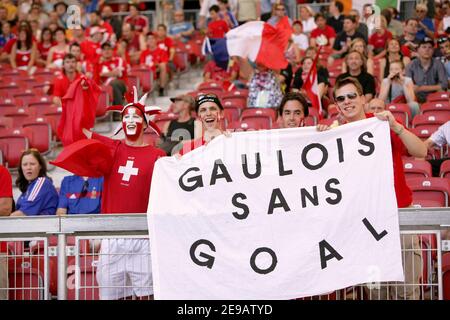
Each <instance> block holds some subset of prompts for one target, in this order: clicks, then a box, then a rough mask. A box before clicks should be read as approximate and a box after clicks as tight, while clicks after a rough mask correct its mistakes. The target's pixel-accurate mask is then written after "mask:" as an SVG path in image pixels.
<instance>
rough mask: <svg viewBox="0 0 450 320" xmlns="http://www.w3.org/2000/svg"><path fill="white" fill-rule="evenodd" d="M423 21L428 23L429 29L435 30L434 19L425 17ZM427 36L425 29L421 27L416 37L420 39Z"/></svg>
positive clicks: (425, 23)
mask: <svg viewBox="0 0 450 320" xmlns="http://www.w3.org/2000/svg"><path fill="white" fill-rule="evenodd" d="M421 22H422V23H423V24H424V25H426V26H427V28H428V29H430V30H431V31H433V32H434V24H433V20H431V19H430V18H425V19H423V20H422V21H421ZM419 28H420V25H419ZM425 36H426V33H425V30H423V29H420V30H419V31H417V34H416V38H418V39H419V40H423V38H425Z"/></svg>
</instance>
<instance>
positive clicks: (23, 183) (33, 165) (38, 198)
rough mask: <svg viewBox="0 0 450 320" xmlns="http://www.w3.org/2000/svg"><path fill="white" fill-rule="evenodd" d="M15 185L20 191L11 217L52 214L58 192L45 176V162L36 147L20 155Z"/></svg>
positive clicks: (56, 202) (54, 211) (54, 210)
mask: <svg viewBox="0 0 450 320" xmlns="http://www.w3.org/2000/svg"><path fill="white" fill-rule="evenodd" d="M18 174H19V176H18V177H17V180H16V186H17V187H18V188H19V190H20V191H21V192H22V194H21V195H20V197H19V199H18V200H17V204H16V211H14V212H13V213H11V216H13V217H21V216H36V215H54V214H55V213H56V207H57V206H58V193H57V192H56V189H55V187H54V186H53V183H52V181H51V180H50V178H49V177H48V176H47V163H46V162H45V159H44V158H43V157H42V156H41V154H40V153H39V151H37V150H36V149H28V150H26V151H24V152H23V153H22V156H21V157H20V166H19V172H18Z"/></svg>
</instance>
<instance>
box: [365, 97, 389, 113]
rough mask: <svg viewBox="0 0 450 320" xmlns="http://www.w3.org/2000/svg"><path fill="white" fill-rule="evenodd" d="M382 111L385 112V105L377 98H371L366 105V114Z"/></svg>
mask: <svg viewBox="0 0 450 320" xmlns="http://www.w3.org/2000/svg"><path fill="white" fill-rule="evenodd" d="M384 110H386V104H385V103H384V101H383V100H381V99H379V98H373V99H372V100H370V102H369V103H368V104H367V111H366V113H379V112H382V111H384Z"/></svg>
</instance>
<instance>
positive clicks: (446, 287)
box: [442, 252, 450, 300]
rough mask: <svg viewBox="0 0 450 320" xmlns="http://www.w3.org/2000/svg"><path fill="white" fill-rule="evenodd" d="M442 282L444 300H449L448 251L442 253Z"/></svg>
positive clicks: (449, 271) (449, 274)
mask: <svg viewBox="0 0 450 320" xmlns="http://www.w3.org/2000/svg"><path fill="white" fill-rule="evenodd" d="M442 284H443V287H444V290H443V291H444V300H450V252H447V253H444V254H443V255H442Z"/></svg>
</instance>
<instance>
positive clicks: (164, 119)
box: [153, 112, 178, 131]
mask: <svg viewBox="0 0 450 320" xmlns="http://www.w3.org/2000/svg"><path fill="white" fill-rule="evenodd" d="M177 119H178V115H176V114H175V113H172V112H169V113H160V114H157V115H155V117H154V118H153V122H154V123H155V124H156V125H157V126H158V128H159V130H161V131H162V130H163V129H164V126H165V125H166V123H168V122H170V121H173V120H177Z"/></svg>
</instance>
